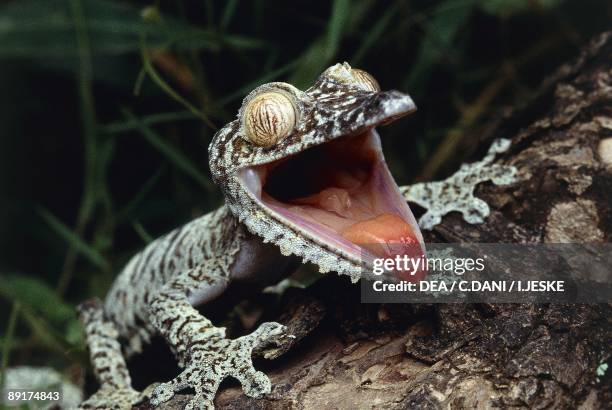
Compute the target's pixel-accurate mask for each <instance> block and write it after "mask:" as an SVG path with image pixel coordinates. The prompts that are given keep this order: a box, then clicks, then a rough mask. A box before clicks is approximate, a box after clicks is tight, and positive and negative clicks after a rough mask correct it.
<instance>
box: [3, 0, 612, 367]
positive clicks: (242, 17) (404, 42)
mask: <svg viewBox="0 0 612 410" xmlns="http://www.w3.org/2000/svg"><path fill="white" fill-rule="evenodd" d="M610 21H612V3H611V2H609V1H603V0H601V1H596V0H586V1H582V0H574V1H570V0H566V1H562V0H514V1H502V0H447V1H440V2H431V1H373V0H355V1H347V0H335V1H330V2H327V1H319V2H312V1H263V0H260V1H255V0H253V1H240V2H239V1H231V0H230V1H204V0H193V1H187V0H177V1H172V2H171V1H158V2H153V1H151V2H145V1H130V2H127V1H101V0H71V1H58V0H23V1H5V2H2V4H1V5H0V90H1V92H0V343H1V345H2V346H1V347H2V363H3V364H5V363H8V364H10V365H15V364H24V363H27V364H49V365H53V366H55V367H57V368H59V369H65V368H66V367H68V366H69V365H71V364H74V363H79V362H80V363H84V355H83V352H84V350H83V347H82V344H81V340H80V332H79V327H78V324H77V322H76V318H75V315H74V312H73V306H74V304H76V303H78V302H79V301H81V300H84V299H86V298H88V297H91V296H103V295H104V293H105V291H106V289H107V288H108V286H109V284H110V282H111V281H112V278H113V277H114V275H115V274H116V272H117V271H118V270H119V269H120V268H121V266H122V264H123V263H125V262H126V260H127V258H129V257H130V255H132V254H133V253H134V252H135V251H137V250H138V249H139V248H141V247H142V246H143V245H144V244H145V243H146V242H147V241H149V240H150V238H154V237H157V236H159V235H160V234H162V233H164V232H166V231H168V230H170V229H172V228H173V227H176V226H177V225H179V224H181V223H184V222H186V221H188V220H189V219H191V218H193V217H194V216H197V215H200V214H202V213H204V212H206V211H209V210H212V209H213V208H214V207H216V206H218V205H220V204H221V197H220V193H219V190H218V189H217V188H216V187H214V186H213V185H212V184H211V183H210V178H209V171H208V159H207V151H206V147H207V145H208V143H209V141H210V139H211V137H212V135H213V134H214V129H215V128H219V127H221V126H223V125H224V124H225V123H226V122H227V121H230V120H231V119H232V118H234V116H235V115H236V112H237V109H238V107H239V105H240V102H241V98H242V97H243V96H244V95H245V94H246V93H247V92H248V91H250V90H251V89H252V88H254V87H255V86H257V85H259V84H262V83H265V82H268V81H287V82H291V83H293V84H294V85H296V86H297V87H300V88H307V87H308V86H309V85H310V84H311V83H312V81H313V80H314V79H315V78H316V77H317V76H318V75H319V74H320V73H321V72H322V71H323V70H324V69H325V68H327V67H328V66H330V65H332V64H334V63H336V62H342V61H347V62H349V63H350V64H351V65H353V66H354V67H358V68H362V69H365V70H367V71H368V72H370V73H371V74H373V75H374V76H375V77H376V78H377V79H378V81H379V82H380V84H381V86H382V88H383V89H392V88H395V89H399V90H401V91H405V92H408V93H409V94H411V96H412V97H413V99H414V100H415V102H416V104H417V106H418V107H419V110H418V111H417V113H416V114H414V115H413V116H411V117H409V118H405V119H402V120H400V121H399V122H397V123H395V124H393V125H391V126H388V127H386V128H383V129H382V132H381V134H382V136H383V145H384V148H385V152H386V155H387V158H388V161H389V163H390V166H391V169H392V172H393V173H394V175H395V176H396V179H397V181H398V183H399V184H400V185H404V184H407V183H410V182H412V181H416V180H432V179H436V178H441V177H444V176H445V175H448V174H449V173H451V172H453V170H454V169H456V167H457V166H458V165H459V164H460V163H461V162H462V161H465V160H470V159H472V158H473V155H475V154H478V153H474V152H472V150H470V149H469V147H470V142H471V141H474V146H475V145H476V141H477V140H478V135H479V130H480V131H481V130H482V129H483V127H486V126H487V125H488V124H491V123H492V122H494V121H495V120H496V119H498V118H500V116H502V115H504V114H505V113H506V112H507V111H508V110H509V109H510V108H512V107H520V106H521V105H522V104H524V103H525V102H526V101H527V100H529V98H531V97H532V96H533V95H534V93H535V92H536V91H537V88H538V86H539V85H540V84H541V82H542V81H543V79H544V78H545V76H546V75H547V74H550V73H551V72H552V71H553V70H554V69H555V68H556V67H558V66H559V64H560V63H562V62H564V61H566V60H568V59H569V58H571V57H573V56H575V55H576V53H577V51H578V49H579V47H580V46H581V45H583V44H584V43H585V42H586V41H588V39H589V38H590V37H591V36H593V35H594V34H596V33H598V32H600V31H603V30H605V29H608V28H609V26H610V23H609V22H610ZM148 63H150V64H148ZM147 66H148V67H149V68H148V69H145V68H143V67H147ZM193 111H196V112H199V113H203V114H198V115H196V114H195V113H194V112H193ZM202 117H205V118H202ZM500 137H504V136H503V135H500Z"/></svg>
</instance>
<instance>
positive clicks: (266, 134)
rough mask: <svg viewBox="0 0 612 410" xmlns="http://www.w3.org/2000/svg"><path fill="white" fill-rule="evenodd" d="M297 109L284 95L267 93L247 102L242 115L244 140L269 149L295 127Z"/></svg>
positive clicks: (290, 99) (274, 92) (281, 93)
mask: <svg viewBox="0 0 612 410" xmlns="http://www.w3.org/2000/svg"><path fill="white" fill-rule="evenodd" d="M297 116H298V115H297V107H296V105H295V103H294V102H293V99H292V98H291V97H290V96H288V95H287V94H286V93H283V92H277V91H268V92H264V93H262V94H259V95H257V96H255V97H254V98H253V99H252V100H251V101H249V102H248V103H247V105H246V107H245V108H244V112H243V114H242V126H243V129H244V134H245V136H246V139H247V140H249V141H251V142H252V143H253V144H256V145H260V146H262V147H271V146H272V145H274V144H276V143H277V142H278V141H280V140H281V139H283V138H285V137H286V136H288V135H289V134H291V131H293V128H294V127H295V123H296V119H297Z"/></svg>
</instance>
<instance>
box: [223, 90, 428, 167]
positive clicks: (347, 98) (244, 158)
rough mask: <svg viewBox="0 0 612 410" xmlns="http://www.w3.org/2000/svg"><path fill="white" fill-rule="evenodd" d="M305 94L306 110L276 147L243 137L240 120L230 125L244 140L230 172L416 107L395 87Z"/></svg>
mask: <svg viewBox="0 0 612 410" xmlns="http://www.w3.org/2000/svg"><path fill="white" fill-rule="evenodd" d="M304 95H305V97H304V101H303V104H302V111H303V112H302V113H301V118H300V122H299V124H298V126H297V128H296V130H295V132H294V133H293V134H291V135H289V136H288V137H286V138H284V139H283V140H281V141H279V142H278V143H277V144H276V145H275V146H273V147H255V146H253V145H252V144H250V143H247V142H246V141H244V139H243V138H242V137H241V132H242V131H241V130H240V127H239V122H238V121H234V122H233V123H231V124H230V125H228V127H229V129H228V130H227V133H228V134H234V138H238V140H239V141H241V142H240V144H241V149H242V150H243V152H240V158H239V163H238V161H235V162H236V164H227V166H228V169H227V171H228V172H229V173H230V174H237V173H239V172H240V170H242V169H245V168H247V167H253V166H257V165H263V164H267V163H271V162H274V161H277V160H280V159H283V158H286V157H289V156H292V155H295V154H298V153H299V152H302V151H304V150H307V149H309V148H312V147H314V146H317V145H320V144H323V143H326V142H329V141H331V140H334V139H336V138H341V137H346V136H351V135H356V134H361V133H364V132H366V131H368V130H370V129H373V128H375V127H377V126H379V125H385V124H388V123H390V122H393V121H395V120H397V119H399V118H401V117H403V116H406V115H409V114H411V113H413V112H414V111H415V110H416V105H415V104H414V101H413V100H412V98H411V97H410V96H409V95H408V94H404V93H401V92H399V91H395V90H392V91H381V92H363V91H359V92H341V93H337V94H322V93H321V90H319V89H317V90H316V91H315V90H312V89H311V90H309V91H307V92H306V93H304ZM242 141H244V144H242Z"/></svg>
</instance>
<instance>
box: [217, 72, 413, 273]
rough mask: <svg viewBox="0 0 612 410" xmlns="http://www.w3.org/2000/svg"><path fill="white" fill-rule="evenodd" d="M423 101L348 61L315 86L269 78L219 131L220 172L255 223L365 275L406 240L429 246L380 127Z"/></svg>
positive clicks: (259, 230)
mask: <svg viewBox="0 0 612 410" xmlns="http://www.w3.org/2000/svg"><path fill="white" fill-rule="evenodd" d="M415 110H416V106H415V105H414V103H413V101H412V99H411V98H410V97H409V96H408V95H406V94H403V93H400V92H398V91H381V90H380V88H379V86H378V83H377V82H376V80H375V79H374V78H373V77H372V76H371V75H370V74H368V73H366V72H364V71H362V70H357V69H353V68H351V67H350V66H349V65H348V64H347V63H343V64H336V65H334V66H332V67H330V68H328V69H327V70H326V71H325V72H323V74H321V76H320V77H319V78H318V80H317V81H316V82H315V83H314V85H313V86H312V87H310V88H309V89H307V90H306V91H301V90H298V89H297V88H295V87H293V86H292V85H290V84H287V83H280V82H274V83H268V84H264V85H262V86H260V87H258V88H256V89H255V90H253V91H252V92H251V93H250V94H249V95H248V96H247V97H246V98H245V99H244V101H243V103H242V106H241V108H240V110H239V113H238V118H237V119H236V120H234V121H232V122H230V123H229V124H227V125H226V126H225V127H224V128H222V129H221V130H219V132H217V134H216V135H215V137H214V138H213V141H212V143H211V145H210V147H209V161H210V168H211V171H212V174H213V178H214V180H215V182H216V183H217V184H218V185H219V186H220V187H221V188H222V189H223V191H224V195H225V199H226V203H227V205H228V206H229V208H230V209H231V211H232V212H233V214H234V215H235V216H237V217H238V218H239V219H240V221H241V222H242V223H244V224H245V225H246V226H247V228H248V229H249V231H250V232H252V233H253V234H255V235H259V236H261V237H262V238H263V240H264V241H265V242H272V243H274V244H275V245H277V246H278V247H280V250H281V252H282V253H283V254H286V255H288V254H294V255H297V256H298V257H301V258H302V259H303V260H304V261H307V262H312V263H314V264H316V265H318V267H319V270H320V271H321V272H327V271H336V272H338V273H340V274H348V275H350V276H351V278H352V279H354V280H356V279H358V278H359V275H360V272H361V270H362V269H363V264H364V260H367V259H370V258H371V257H374V256H378V257H380V256H383V255H384V256H388V255H390V254H397V252H396V250H397V246H400V247H404V248H405V247H411V248H413V249H414V248H416V249H417V250H418V252H421V251H422V250H423V239H422V235H421V233H420V231H419V228H418V225H417V223H416V221H415V219H414V217H413V215H412V213H411V211H410V209H409V208H408V205H407V203H406V201H405V200H404V198H403V197H402V195H401V194H400V192H399V189H398V187H397V185H396V183H395V181H394V179H393V177H392V176H391V174H390V172H389V170H388V168H387V165H386V163H385V158H384V155H383V152H382V148H381V144H380V138H379V135H378V133H377V132H376V130H375V127H377V126H379V125H384V124H387V123H389V122H392V121H394V120H396V119H397V118H400V117H402V116H404V115H407V114H410V113H412V112H413V111H415ZM408 253H410V252H408ZM411 253H414V251H412V252H411ZM421 253H422V252H421Z"/></svg>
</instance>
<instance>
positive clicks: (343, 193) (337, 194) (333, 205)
mask: <svg viewBox="0 0 612 410" xmlns="http://www.w3.org/2000/svg"><path fill="white" fill-rule="evenodd" d="M292 202H293V203H295V204H299V205H313V206H316V207H318V208H321V209H325V210H326V211H329V212H334V213H336V214H338V215H340V216H343V217H345V218H352V217H353V214H352V212H351V210H350V208H351V197H350V196H349V193H348V191H347V190H346V189H342V188H327V189H324V190H323V191H321V192H318V193H316V194H314V195H310V196H307V197H304V198H299V199H296V200H295V201H292Z"/></svg>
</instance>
